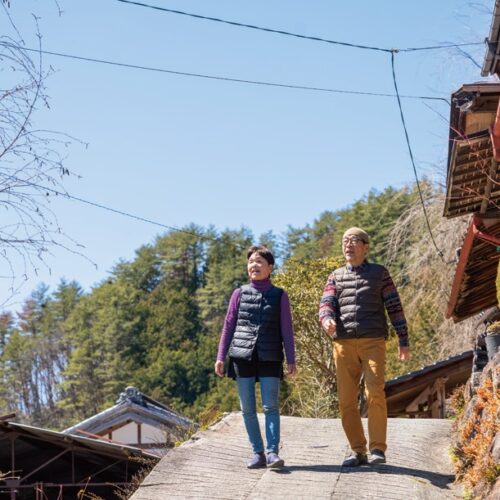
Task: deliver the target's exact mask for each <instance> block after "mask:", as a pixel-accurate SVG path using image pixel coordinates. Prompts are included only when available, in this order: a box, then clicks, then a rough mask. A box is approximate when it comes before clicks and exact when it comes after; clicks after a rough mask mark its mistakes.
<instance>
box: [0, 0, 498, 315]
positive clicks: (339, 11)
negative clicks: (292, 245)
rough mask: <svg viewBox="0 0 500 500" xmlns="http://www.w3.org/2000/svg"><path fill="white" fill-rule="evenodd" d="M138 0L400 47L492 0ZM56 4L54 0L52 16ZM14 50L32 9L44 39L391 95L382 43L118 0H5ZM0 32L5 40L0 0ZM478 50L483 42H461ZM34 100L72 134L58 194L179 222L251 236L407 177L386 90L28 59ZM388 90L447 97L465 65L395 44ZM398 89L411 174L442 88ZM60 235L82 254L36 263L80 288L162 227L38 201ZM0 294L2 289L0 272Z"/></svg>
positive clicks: (52, 280)
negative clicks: (40, 76)
mask: <svg viewBox="0 0 500 500" xmlns="http://www.w3.org/2000/svg"><path fill="white" fill-rule="evenodd" d="M146 3H150V4H152V5H158V6H164V7H168V8H172V9H179V10H184V11H188V12H193V13H197V14H202V15H206V16H212V17H220V18H224V19H229V20H234V21H239V22H243V23H248V24H255V25H260V26H265V27H270V28H275V29H282V30H286V31H292V32H297V33H303V34H308V35H314V36H319V37H324V38H329V39H335V40H340V41H347V42H354V43H360V44H367V45H376V46H382V47H387V48H393V47H396V48H403V47H414V46H426V45H434V44H437V43H442V42H454V43H464V42H470V41H473V42H480V41H482V40H483V39H484V38H485V37H486V36H487V34H488V31H489V25H490V20H491V14H490V13H488V10H489V9H491V8H492V6H493V1H484V2H483V3H482V4H481V5H483V6H484V8H483V7H480V6H479V7H478V6H477V4H475V3H472V2H462V1H451V0H440V1H439V2H436V1H432V2H431V1H428V0H422V1H420V2H401V1H392V0H384V1H379V2H373V1H351V2H339V1H332V0H329V1H326V0H324V1H320V0H312V1H309V2H304V1H303V0H301V1H294V0H287V1H285V0H274V1H270V0H267V1H264V0H262V1H258V0H255V1H252V2H236V1H234V0H233V1H229V0H227V1H224V0H219V1H217V2H215V1H207V0H205V1H201V0H199V1H195V0H193V1H187V0H184V1H180V0H179V1H173V0H172V1H166V0H148V1H147V2H146ZM58 5H59V7H60V9H61V10H62V11H63V12H62V14H60V13H59V9H58ZM8 10H9V13H10V15H11V17H12V20H13V21H14V23H15V24H16V26H17V28H18V30H19V32H20V33H21V34H22V36H23V38H24V40H25V42H26V46H28V47H29V46H34V44H35V23H34V19H33V16H32V15H31V14H35V15H36V16H38V17H39V26H40V31H41V33H42V37H43V38H42V45H43V49H44V50H47V51H54V52H62V53H67V54H73V55H78V56H84V57H90V58H98V59H106V60H111V61H116V62H123V63H129V64H136V65H142V66H152V67H158V68H165V69H171V70H176V71H184V72H192V73H203V74H210V75H218V76H227V77H232V78H239V79H248V80H261V81H269V82H275V83H286V84H295V85H305V86H314V87H326V88H334V89H348V90H359V91H369V92H381V93H392V92H393V83H392V78H391V66H390V55H388V54H386V53H378V52H373V51H363V50H358V49H351V48H345V47H339V46H333V45H328V44H324V43H317V42H312V41H308V40H300V39H296V38H290V37H285V36H280V35H276V34H271V33H265V32H260V31H254V30H247V29H243V28H238V27H233V26H228V25H223V24H219V23H213V22H208V21H203V20H196V19H192V18H188V17H183V16H178V15H174V14H167V13H162V12H159V11H155V10H151V9H146V8H141V7H137V6H133V5H126V4H124V3H121V2H118V1H117V0H85V1H76V0H74V1H69V0H58V1H57V2H56V1H55V0H54V1H52V0H43V1H42V0H22V1H21V0H12V1H11V7H10V9H8ZM0 19H1V21H0V23H1V25H2V31H3V32H4V33H8V34H9V35H10V36H12V37H16V35H15V33H14V31H13V29H12V27H11V26H10V23H9V22H8V20H7V17H6V16H5V12H4V10H3V9H0ZM467 50H468V51H469V52H470V53H471V54H472V55H473V56H474V57H475V58H476V60H477V61H478V62H479V63H480V64H482V59H483V55H484V47H483V46H476V47H472V48H468V49H467ZM44 63H45V64H46V65H47V67H48V65H51V66H52V67H53V68H54V69H55V70H56V71H55V73H54V74H53V75H52V76H51V77H50V78H49V80H48V81H47V87H48V95H49V96H50V98H51V101H50V105H51V108H50V110H48V111H46V110H42V111H40V112H39V114H38V115H37V117H36V122H37V123H36V125H38V126H40V127H43V128H48V129H52V130H58V131H61V132H65V133H68V134H71V135H72V136H75V137H77V138H79V139H80V140H81V141H84V142H86V143H88V148H85V147H83V146H82V145H80V144H79V143H77V142H75V143H74V144H73V145H72V146H71V147H70V148H69V149H68V151H67V154H68V157H67V159H66V167H67V168H69V169H70V170H71V171H73V172H76V173H77V174H79V175H80V176H81V178H79V179H77V178H76V177H75V178H73V179H70V180H67V181H65V186H66V188H67V190H68V191H69V192H70V193H71V194H72V195H74V196H77V197H80V198H84V199H88V200H91V201H94V202H97V203H101V204H103V205H108V206H110V207H113V208H116V209H119V210H123V211H126V212H130V213H133V214H136V215H139V216H142V217H145V218H148V219H152V220H155V221H158V222H160V223H163V224H166V225H170V226H177V227H181V226H184V225H186V224H189V223H191V222H193V223H196V224H199V225H201V226H208V225H214V226H215V227H216V228H218V229H224V228H234V229H235V228H238V227H241V226H242V225H245V226H247V227H249V228H250V229H252V231H253V232H254V234H256V235H259V234H261V233H263V232H265V231H268V230H273V231H275V232H277V233H279V232H281V231H284V230H286V228H287V226H288V225H292V226H303V225H305V224H307V223H311V222H313V221H314V219H315V218H316V217H318V216H319V214H320V213H321V212H323V211H325V210H335V209H339V208H342V207H346V206H348V205H349V204H351V203H352V202H354V201H355V200H357V199H359V198H360V197H362V196H363V195H365V194H366V193H367V192H368V191H369V190H371V189H377V190H381V189H383V188H385V187H387V186H388V185H393V186H396V187H399V186H402V185H404V184H406V183H409V182H412V180H413V172H412V168H411V164H410V160H409V156H408V153H407V149H406V144H405V142H404V135H403V131H402V128H401V122H400V117H399V110H398V108H397V104H396V101H395V99H394V98H384V97H368V96H352V95H342V94H328V93H319V92H310V91H300V90H292V89H284V88H272V87H259V86H253V85H246V84H236V83H230V82H221V81H211V80H205V79H197V78H188V77H183V76H174V75H168V74H161V73H153V72H148V71H140V70H134V69H124V68H119V67H112V66H106V65H101V64H95V63H89V62H83V61H77V60H71V59H63V58H59V57H55V56H48V55H45V56H44ZM396 68H397V74H398V82H399V88H400V91H401V93H403V94H417V95H429V96H440V97H449V95H450V93H451V92H452V91H453V90H455V89H456V88H457V87H458V86H460V85H461V84H462V83H470V82H472V81H477V80H479V79H480V71H479V69H478V68H477V67H476V66H474V65H473V64H472V63H471V62H470V61H468V60H467V59H466V58H464V57H463V56H460V55H459V54H458V53H457V52H456V50H453V49H445V50H439V51H429V52H418V53H400V54H398V55H397V56H396ZM428 105H429V106H431V107H432V108H434V110H433V109H429V107H427V106H425V105H424V104H423V102H422V101H420V100H404V102H403V106H404V111H405V114H406V119H407V124H408V130H409V133H410V138H411V140H412V145H413V148H414V154H415V157H416V160H417V166H418V169H419V173H420V174H421V175H425V174H428V175H429V174H432V175H434V173H435V167H434V166H436V165H437V166H441V168H442V167H443V165H444V162H445V160H446V154H447V142H446V141H447V123H446V121H445V120H443V118H442V117H440V116H439V114H438V113H441V114H442V115H444V116H445V117H448V115H449V109H448V107H447V106H446V105H445V104H444V103H441V102H438V101H436V102H429V103H428ZM52 206H53V209H54V210H55V212H56V213H57V214H58V217H59V223H60V225H61V226H62V228H63V229H64V230H65V232H66V233H67V234H68V235H70V236H71V237H72V238H74V239H75V240H77V241H78V242H79V243H80V244H81V245H83V246H84V247H85V248H84V249H83V250H82V251H83V253H84V254H85V255H86V256H87V257H88V258H89V259H90V260H92V261H94V262H95V263H96V264H97V266H98V267H97V269H96V268H95V267H94V266H93V265H91V264H90V263H89V262H88V261H86V260H85V259H82V258H81V257H78V256H76V255H72V254H70V253H67V252H64V251H61V250H54V256H53V257H48V258H47V263H48V265H49V267H50V271H49V269H44V268H43V267H41V268H40V270H39V272H38V275H36V274H35V273H34V272H32V271H30V270H29V269H28V271H30V272H29V279H28V281H27V282H26V284H25V285H24V287H23V289H22V290H21V292H20V293H19V294H18V295H17V296H16V297H15V298H14V299H13V300H11V302H12V307H14V308H15V303H16V302H18V301H19V300H22V299H23V298H24V297H25V296H27V295H28V294H29V293H30V292H31V290H32V289H33V288H34V287H35V286H36V285H37V284H38V283H39V282H41V281H44V282H46V283H48V284H49V285H51V286H54V285H55V284H56V283H57V282H58V281H59V280H60V279H61V278H62V277H64V278H66V279H76V280H77V281H79V282H80V283H81V284H82V285H83V286H84V287H85V288H86V289H89V287H91V286H92V285H93V284H95V283H96V282H98V281H99V280H101V279H103V278H105V277H106V273H107V272H108V271H109V270H110V269H111V267H112V266H113V264H114V263H116V262H117V261H118V260H119V259H131V258H133V256H134V251H135V250H136V249H137V248H138V247H139V246H141V245H142V244H145V243H150V242H152V241H153V240H154V238H155V237H156V236H157V235H158V234H161V232H162V230H161V229H160V228H158V227H155V226H153V225H149V224H146V223H143V222H139V221H134V220H131V219H128V218H125V217H122V216H119V215H116V214H112V213H108V212H105V211H103V210H100V209H97V208H92V207H89V206H87V205H84V204H81V203H78V202H75V201H70V200H63V199H59V200H54V202H53V203H52ZM2 285H5V286H3V288H1V294H2V296H4V297H5V296H6V295H7V294H8V290H7V284H6V283H4V284H2V283H0V286H2Z"/></svg>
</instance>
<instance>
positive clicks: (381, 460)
mask: <svg viewBox="0 0 500 500" xmlns="http://www.w3.org/2000/svg"><path fill="white" fill-rule="evenodd" d="M368 462H369V463H370V464H371V465H376V464H385V453H384V452H383V451H382V450H378V449H376V448H375V449H374V450H372V451H370V459H369V460H368Z"/></svg>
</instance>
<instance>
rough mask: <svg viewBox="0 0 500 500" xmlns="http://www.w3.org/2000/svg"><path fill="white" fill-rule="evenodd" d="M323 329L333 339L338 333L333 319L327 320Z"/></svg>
mask: <svg viewBox="0 0 500 500" xmlns="http://www.w3.org/2000/svg"><path fill="white" fill-rule="evenodd" d="M323 329H324V330H325V332H326V334H327V335H328V336H329V337H330V338H332V337H333V336H334V335H335V332H336V331H337V323H335V320H333V319H325V321H323Z"/></svg>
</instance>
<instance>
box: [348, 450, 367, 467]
mask: <svg viewBox="0 0 500 500" xmlns="http://www.w3.org/2000/svg"><path fill="white" fill-rule="evenodd" d="M367 463H368V458H367V456H366V453H355V452H353V453H352V454H351V455H349V456H348V457H347V458H346V459H345V460H344V461H343V462H342V467H358V466H360V465H365V464H367Z"/></svg>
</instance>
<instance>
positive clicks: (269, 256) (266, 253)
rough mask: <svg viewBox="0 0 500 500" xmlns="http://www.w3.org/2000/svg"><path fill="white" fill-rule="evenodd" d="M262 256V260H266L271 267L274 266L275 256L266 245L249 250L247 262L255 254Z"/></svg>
mask: <svg viewBox="0 0 500 500" xmlns="http://www.w3.org/2000/svg"><path fill="white" fill-rule="evenodd" d="M254 253H256V254H258V255H260V256H261V257H262V258H264V259H266V261H267V263H268V264H269V265H271V266H274V255H273V253H272V252H271V250H269V248H267V247H265V246H264V245H252V246H251V247H250V248H249V249H248V250H247V260H248V259H250V257H251V256H252V255H253V254H254Z"/></svg>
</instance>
